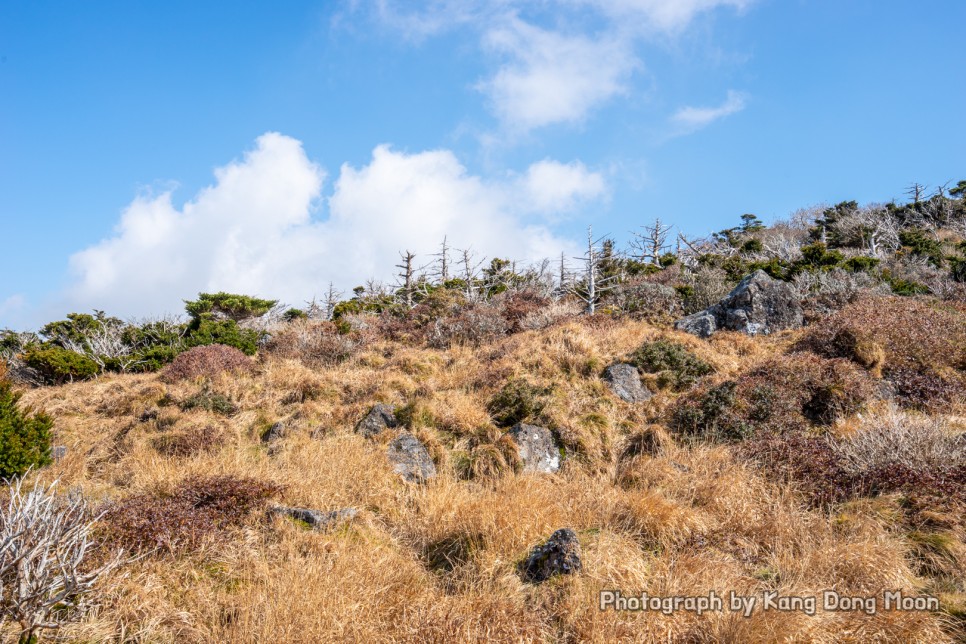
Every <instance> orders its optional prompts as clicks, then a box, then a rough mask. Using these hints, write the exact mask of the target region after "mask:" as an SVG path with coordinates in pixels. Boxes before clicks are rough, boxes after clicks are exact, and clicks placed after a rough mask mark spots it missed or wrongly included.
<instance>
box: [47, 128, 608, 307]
mask: <svg viewBox="0 0 966 644" xmlns="http://www.w3.org/2000/svg"><path fill="white" fill-rule="evenodd" d="M215 176H216V179H217V180H216V182H215V184H214V185H212V186H210V187H208V188H205V189H204V190H202V191H200V192H199V193H198V194H197V195H195V197H194V198H193V199H191V200H190V201H189V202H187V203H186V204H184V206H183V207H181V208H178V207H176V206H175V205H174V204H173V202H172V200H171V194H170V193H165V194H161V195H158V196H141V197H138V198H136V199H135V200H134V201H133V202H132V203H131V204H130V205H129V206H128V207H127V208H126V209H125V210H124V212H123V214H122V216H121V221H120V223H119V225H118V226H117V229H116V231H115V235H114V236H113V237H111V238H110V239H106V240H104V241H102V242H100V243H99V244H97V245H94V246H92V247H90V248H87V249H85V250H83V251H81V252H79V253H77V254H75V255H74V256H73V257H72V258H71V268H72V271H73V275H74V278H75V279H74V283H73V284H72V286H71V287H70V289H69V290H68V292H67V294H66V295H65V299H66V300H67V301H66V302H65V306H68V307H70V310H90V309H92V308H99V309H104V310H107V311H109V312H111V313H112V314H115V315H122V316H128V315H146V314H159V313H164V312H177V311H180V310H181V309H182V303H181V300H182V299H184V298H190V297H193V296H194V295H195V294H196V293H198V292H200V291H219V290H225V291H234V292H243V293H249V294H253V295H261V296H265V297H273V298H280V299H282V300H283V301H285V302H287V303H289V304H293V305H300V304H301V303H302V302H304V301H305V300H307V299H309V298H311V297H312V296H313V295H315V294H320V293H321V292H322V291H323V290H324V289H325V287H326V285H327V284H328V282H329V280H332V281H334V282H335V284H336V285H337V286H338V287H339V288H342V289H349V288H352V287H353V286H355V285H357V284H361V283H363V282H364V281H365V280H366V279H367V278H371V277H374V278H377V279H388V278H390V276H391V273H392V272H393V268H392V266H393V264H395V263H396V262H397V258H398V254H397V253H398V251H400V250H404V249H409V250H411V251H413V252H415V253H417V255H421V256H423V257H426V256H427V255H428V254H430V253H432V252H435V250H436V248H437V246H438V244H439V242H440V241H441V240H442V238H443V236H444V235H445V236H448V238H449V242H450V244H451V245H452V246H454V247H458V248H465V247H472V248H473V249H474V250H475V251H477V252H478V253H480V254H482V255H486V256H491V257H492V256H495V255H500V256H509V257H512V258H513V259H518V260H535V259H540V258H543V257H549V256H554V255H557V254H559V253H560V252H561V250H565V251H567V252H570V253H573V252H575V249H574V248H573V246H572V244H571V243H570V242H569V241H568V240H565V239H561V238H559V237H558V236H556V235H555V234H554V233H553V232H552V231H551V230H550V229H549V228H548V227H547V225H546V223H545V221H546V219H545V217H544V216H545V215H548V214H552V213H556V212H559V211H573V210H574V209H575V208H578V207H579V206H580V205H581V204H584V203H586V202H588V201H589V200H594V199H600V198H604V197H606V193H607V189H606V184H605V182H604V179H603V177H602V176H601V175H599V174H597V173H595V172H591V171H590V170H588V169H587V168H586V167H585V166H583V165H582V164H580V163H571V164H563V163H559V162H556V161H551V160H545V161H541V162H539V163H537V164H534V165H533V166H531V167H530V168H528V169H527V170H526V171H525V172H523V173H521V174H520V175H511V176H509V177H507V178H505V179H502V180H499V181H487V180H484V179H483V178H481V177H479V176H476V175H473V174H471V173H469V172H468V171H467V170H466V168H465V167H464V166H463V165H462V164H461V163H460V162H459V161H458V160H457V158H456V157H455V156H454V155H453V153H452V152H450V151H448V150H434V151H428V152H421V153H418V154H405V153H402V152H397V151H394V150H392V149H391V148H389V147H388V146H379V147H377V148H376V149H375V150H374V151H373V155H372V159H371V160H370V162H369V163H368V164H367V165H365V166H363V167H360V168H355V167H352V166H349V165H344V166H343V167H342V168H341V170H340V174H339V176H338V178H337V179H336V181H335V183H334V185H333V188H332V192H331V195H330V196H328V198H324V197H323V190H322V188H323V182H324V179H325V173H324V172H323V171H322V169H321V168H319V167H318V166H317V165H315V164H314V163H312V161H311V160H310V159H309V158H308V157H307V155H306V154H305V152H304V150H303V149H302V146H301V143H299V142H298V141H296V140H295V139H292V138H289V137H286V136H282V135H280V134H274V133H270V134H265V135H263V136H261V137H259V138H258V140H257V142H256V146H255V148H254V150H252V151H250V152H249V153H247V154H246V155H245V156H244V158H243V159H241V160H240V161H236V162H233V163H231V164H229V165H227V166H225V167H223V168H219V169H218V170H216V171H215ZM323 203H327V204H328V217H327V218H325V219H319V218H314V217H313V213H314V212H315V211H316V210H318V209H319V207H320V206H321V205H322V204H323Z"/></svg>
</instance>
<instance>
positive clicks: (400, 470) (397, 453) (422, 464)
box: [386, 432, 436, 483]
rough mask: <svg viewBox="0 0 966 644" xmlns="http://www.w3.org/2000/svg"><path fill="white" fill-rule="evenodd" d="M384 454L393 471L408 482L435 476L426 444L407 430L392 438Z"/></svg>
mask: <svg viewBox="0 0 966 644" xmlns="http://www.w3.org/2000/svg"><path fill="white" fill-rule="evenodd" d="M386 455H387V456H388V457H389V462H390V463H392V464H393V471H394V472H395V473H396V474H398V475H400V476H401V477H403V479H405V480H406V481H409V482H410V483H421V482H423V481H428V480H429V479H431V478H433V477H434V476H436V465H435V464H434V463H433V459H432V457H430V455H429V451H428V450H427V449H426V446H425V445H423V444H422V442H421V441H420V440H419V439H418V438H416V437H415V436H413V435H412V434H410V433H409V432H403V433H401V434H400V435H399V436H397V437H396V438H394V439H393V440H392V442H391V443H389V449H388V450H387V453H386Z"/></svg>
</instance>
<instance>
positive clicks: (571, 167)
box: [520, 159, 607, 215]
mask: <svg viewBox="0 0 966 644" xmlns="http://www.w3.org/2000/svg"><path fill="white" fill-rule="evenodd" d="M520 187H521V188H522V194H523V195H524V196H525V198H526V203H527V204H529V206H530V207H531V208H532V209H533V210H534V211H537V212H543V213H547V214H551V215H552V214H562V213H568V212H572V211H573V210H575V209H576V208H577V207H578V206H579V205H580V204H581V203H585V202H587V201H591V200H595V199H599V198H601V197H602V196H606V194H607V185H606V183H605V181H604V177H603V176H602V175H600V174H599V173H597V172H590V171H589V170H588V169H587V167H586V166H585V165H584V164H583V163H581V162H579V161H575V162H573V163H560V162H559V161H553V160H551V159H544V160H543V161H539V162H537V163H534V164H533V165H531V166H530V167H529V168H528V169H527V172H526V174H525V175H524V176H523V177H522V179H521V181H520Z"/></svg>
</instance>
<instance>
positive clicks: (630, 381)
mask: <svg viewBox="0 0 966 644" xmlns="http://www.w3.org/2000/svg"><path fill="white" fill-rule="evenodd" d="M604 381H606V382H607V384H608V385H609V386H610V388H611V390H612V391H613V392H614V394H615V395H616V396H617V397H618V398H620V399H621V400H623V401H625V402H630V403H637V402H644V401H645V400H648V399H649V398H651V397H652V396H653V395H654V394H652V393H651V391H650V390H649V389H648V388H647V387H645V386H644V385H642V384H641V375H640V373H638V371H637V367H635V366H634V365H632V364H627V363H626V362H622V363H619V364H614V365H611V366H609V367H607V369H605V370H604Z"/></svg>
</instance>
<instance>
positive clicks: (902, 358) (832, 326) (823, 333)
mask: <svg viewBox="0 0 966 644" xmlns="http://www.w3.org/2000/svg"><path fill="white" fill-rule="evenodd" d="M796 349H799V350H801V349H804V350H808V351H812V352H814V353H817V354H818V355H821V356H824V357H828V358H847V359H849V360H851V361H853V362H855V363H857V364H859V365H861V366H863V367H865V368H867V369H869V370H870V371H872V373H873V374H874V375H880V374H881V375H882V376H884V377H885V378H886V379H887V380H888V381H890V382H891V383H892V386H893V389H894V392H895V396H896V399H897V401H898V402H899V403H900V404H901V405H903V406H905V407H912V408H918V409H924V410H929V411H942V410H945V409H949V408H950V406H951V405H953V404H955V403H957V402H961V401H962V399H963V396H964V395H966V373H964V371H963V367H964V366H966V313H964V312H963V311H962V310H959V309H956V308H954V307H952V306H949V305H946V304H943V303H941V302H937V301H929V300H915V299H907V298H903V299H899V298H897V297H882V298H867V299H862V300H859V301H858V302H856V303H854V304H852V305H849V306H847V307H845V308H844V309H842V310H841V311H839V312H837V313H835V314H834V315H832V316H831V317H829V318H827V319H825V320H822V321H821V323H819V324H815V325H814V326H813V327H812V328H810V329H809V331H808V332H807V333H806V335H805V337H804V338H803V339H802V340H801V342H800V343H799V344H798V346H797V347H796Z"/></svg>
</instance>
